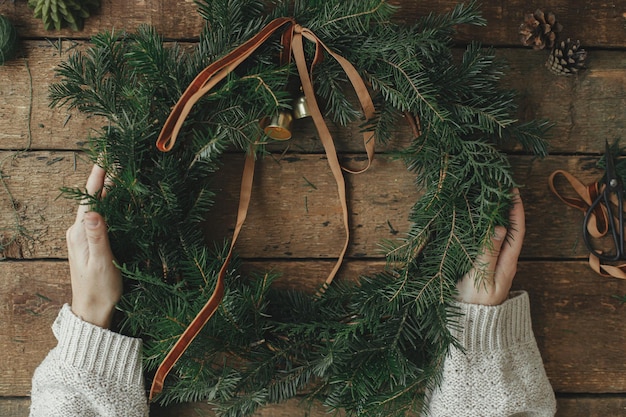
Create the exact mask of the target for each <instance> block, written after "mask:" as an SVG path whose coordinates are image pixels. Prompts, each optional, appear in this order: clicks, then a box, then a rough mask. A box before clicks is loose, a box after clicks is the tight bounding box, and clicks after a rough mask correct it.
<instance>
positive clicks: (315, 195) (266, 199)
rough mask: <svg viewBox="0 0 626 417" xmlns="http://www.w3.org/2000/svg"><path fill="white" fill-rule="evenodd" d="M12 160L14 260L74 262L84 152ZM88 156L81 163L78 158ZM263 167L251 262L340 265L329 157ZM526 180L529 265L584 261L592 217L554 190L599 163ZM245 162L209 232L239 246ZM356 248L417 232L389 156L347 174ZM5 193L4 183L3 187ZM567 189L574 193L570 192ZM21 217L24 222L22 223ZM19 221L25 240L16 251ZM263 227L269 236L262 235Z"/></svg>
mask: <svg viewBox="0 0 626 417" xmlns="http://www.w3.org/2000/svg"><path fill="white" fill-rule="evenodd" d="M13 155H14V154H13V153H10V152H5V153H0V161H2V160H5V162H4V165H3V166H2V171H3V173H4V175H5V182H6V186H7V187H8V190H9V191H10V192H11V194H12V197H13V198H14V199H15V205H16V208H17V210H13V208H12V206H11V203H10V199H9V195H8V194H7V192H6V189H5V188H4V187H0V208H1V210H0V237H1V238H2V242H4V243H5V245H6V246H7V248H6V250H5V256H8V257H10V258H26V259H32V258H62V257H65V251H66V249H65V240H64V238H65V230H66V229H67V227H69V225H70V224H71V223H72V221H73V218H74V213H75V203H74V201H71V200H67V199H64V198H58V197H59V194H60V193H59V191H58V190H59V188H60V187H63V186H79V187H82V186H83V184H84V182H85V179H86V177H87V173H88V170H89V164H88V163H86V162H85V161H84V160H83V159H82V158H81V157H80V155H78V154H76V153H74V152H47V151H39V152H34V151H33V152H26V153H22V154H19V155H18V156H17V157H16V158H12V156H13ZM76 155H78V156H76ZM275 158H276V159H273V158H272V157H267V158H265V159H264V160H262V161H261V162H260V163H259V167H258V169H257V175H256V183H255V186H254V192H253V196H252V203H251V207H250V212H249V216H248V219H247V221H246V224H245V226H244V229H243V232H242V234H241V236H240V239H239V241H238V244H237V246H238V250H239V252H240V253H241V255H242V256H243V257H247V258H290V259H294V258H295V259H303V258H333V257H336V256H337V254H338V252H339V250H340V247H341V244H342V243H341V242H342V239H343V238H344V231H343V223H342V220H341V215H340V214H341V212H340V206H339V202H338V199H337V196H336V185H335V183H334V180H333V178H332V175H331V174H330V171H329V168H328V166H327V162H326V160H325V158H324V157H323V156H321V155H303V154H291V155H288V156H286V157H284V158H282V160H279V159H278V157H275ZM361 159H362V157H361V156H358V155H344V160H345V162H346V164H350V165H353V166H357V165H359V164H363V161H362V160H361ZM510 159H511V162H512V164H513V166H514V171H515V174H516V179H517V181H518V182H519V183H520V184H521V185H522V186H523V187H524V188H523V191H522V196H523V197H524V199H525V201H526V209H527V219H528V220H527V223H528V232H527V239H526V245H525V249H524V253H523V256H524V257H530V258H556V257H560V258H583V257H585V256H586V253H587V252H586V249H585V248H584V245H583V244H582V242H581V230H582V226H581V224H582V214H581V213H580V212H578V211H576V210H574V209H571V208H569V207H566V206H565V205H564V204H562V203H561V202H559V201H558V200H557V199H556V197H554V196H553V195H552V194H551V193H550V191H549V190H548V187H547V178H548V176H549V175H550V173H551V172H552V171H554V170H556V169H565V170H568V171H570V172H571V173H572V174H573V175H575V176H576V177H578V178H579V179H580V180H581V181H582V182H583V183H588V182H591V181H595V180H598V179H599V177H600V176H601V173H600V172H599V171H598V170H596V169H592V168H591V166H592V165H593V164H594V163H595V162H596V161H597V159H598V157H585V156H581V157H566V156H554V157H548V158H546V159H543V160H538V159H533V158H532V157H527V156H512V157H511V158H510ZM242 163H243V160H242V157H241V156H240V155H236V154H229V155H226V156H225V157H224V168H223V171H221V172H220V174H219V175H220V181H219V183H220V185H219V187H220V188H221V190H218V198H217V201H216V206H215V208H214V209H213V211H212V214H211V222H210V224H209V225H208V226H207V233H208V235H209V236H212V237H215V238H218V239H222V238H224V237H230V236H231V234H232V228H233V227H234V223H235V213H236V207H237V198H238V192H239V191H238V190H239V178H240V175H241V167H242ZM346 180H347V183H348V195H349V207H350V208H349V212H350V221H351V225H352V226H351V233H352V241H351V244H350V249H349V252H348V254H349V256H350V257H356V258H363V257H366V258H371V257H380V256H381V252H380V248H379V243H380V241H381V240H382V239H396V238H399V237H401V236H402V234H403V233H404V232H406V230H407V228H408V220H407V219H408V214H409V211H410V208H411V206H412V205H413V204H414V202H415V201H416V199H417V198H418V196H419V193H418V192H417V189H416V187H415V185H414V184H413V174H411V173H409V172H407V171H406V169H405V168H404V166H403V163H402V162H401V161H398V160H394V159H391V158H389V157H387V156H385V155H379V156H378V157H377V158H376V159H375V161H374V164H373V165H372V168H371V169H370V170H369V171H368V172H366V173H364V174H361V175H356V176H353V175H347V176H346ZM0 185H1V184H0ZM560 187H561V188H562V189H563V190H566V189H567V188H566V187H565V185H563V184H560ZM16 215H17V218H16ZM16 221H19V226H20V227H21V228H23V230H24V233H23V235H21V236H17V239H16V240H15V242H13V243H11V244H7V243H8V242H9V241H10V240H11V239H12V238H13V237H15V227H16ZM259 228H262V229H261V230H263V233H259V230H260V229H259Z"/></svg>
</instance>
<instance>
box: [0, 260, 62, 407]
mask: <svg viewBox="0 0 626 417" xmlns="http://www.w3.org/2000/svg"><path fill="white" fill-rule="evenodd" d="M0 276H1V277H2V279H0V301H1V302H0V314H1V316H2V323H1V324H0V351H1V352H4V353H3V354H2V355H0V369H2V376H0V395H4V396H24V395H28V394H29V392H30V384H31V378H32V374H33V370H34V369H35V367H36V366H37V365H38V364H39V363H40V362H41V361H42V360H43V358H44V357H45V356H46V354H47V352H48V351H49V350H50V349H51V348H52V347H53V346H54V345H55V340H54V337H53V335H52V332H51V330H50V326H51V324H52V322H53V321H54V318H55V317H56V315H57V313H58V310H59V308H60V306H61V305H63V303H65V302H67V301H68V300H69V299H70V297H69V295H70V283H69V268H68V267H67V263H66V262H35V263H32V262H3V263H0ZM1 415H4V414H1Z"/></svg>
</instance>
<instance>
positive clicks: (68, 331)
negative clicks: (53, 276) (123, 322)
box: [30, 304, 148, 417]
mask: <svg viewBox="0 0 626 417" xmlns="http://www.w3.org/2000/svg"><path fill="white" fill-rule="evenodd" d="M52 330H53V333H54V335H55V337H56V338H57V340H58V345H57V346H56V347H55V348H53V349H52V350H51V351H50V352H49V354H48V356H47V357H46V358H45V359H44V361H43V362H42V363H41V364H40V365H39V367H38V368H37V369H36V370H35V374H34V376H33V384H32V392H31V408H30V417H39V416H48V417H56V416H63V417H67V416H90V417H109V416H110V417H113V416H127V417H136V416H137V417H145V416H147V415H148V405H147V404H148V403H147V400H146V395H145V391H144V387H143V375H142V369H141V340H139V339H133V338H130V337H126V336H122V335H120V334H118V333H114V332H111V331H109V330H105V329H102V328H100V327H97V326H94V325H92V324H89V323H86V322H84V321H82V320H81V319H79V318H78V317H77V316H75V315H74V314H73V313H72V311H71V309H70V307H69V306H68V305H67V304H66V305H65V306H63V308H62V309H61V311H60V313H59V315H58V317H57V319H56V320H55V322H54V324H53V325H52Z"/></svg>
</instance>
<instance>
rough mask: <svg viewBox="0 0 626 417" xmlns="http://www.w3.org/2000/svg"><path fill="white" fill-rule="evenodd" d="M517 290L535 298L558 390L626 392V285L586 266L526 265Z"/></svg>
mask: <svg viewBox="0 0 626 417" xmlns="http://www.w3.org/2000/svg"><path fill="white" fill-rule="evenodd" d="M513 286H514V288H518V289H525V290H527V291H528V292H529V294H530V299H531V311H532V318H533V330H534V332H535V336H536V338H537V343H538V345H539V349H540V351H541V352H542V357H543V360H544V364H545V367H546V372H547V374H548V377H549V378H550V381H551V383H552V386H553V388H554V390H555V391H557V392H570V393H572V392H575V393H585V392H587V393H589V392H598V393H600V392H602V393H608V392H611V393H620V392H625V390H626V372H625V369H623V368H622V367H624V366H626V365H625V363H624V362H625V360H626V356H625V355H626V349H624V348H625V347H626V326H625V325H624V313H625V311H626V305H624V304H623V303H621V301H620V300H618V299H617V298H616V297H621V296H624V295H626V282H625V281H623V280H619V279H613V278H611V279H609V278H603V277H599V276H598V275H596V274H595V273H594V272H592V271H591V269H590V268H589V267H588V265H585V264H584V263H582V262H562V261H561V262H521V263H520V264H519V272H518V276H517V278H516V279H515V281H514V284H513Z"/></svg>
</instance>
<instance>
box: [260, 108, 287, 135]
mask: <svg viewBox="0 0 626 417" xmlns="http://www.w3.org/2000/svg"><path fill="white" fill-rule="evenodd" d="M292 121H293V116H292V115H291V112H288V111H286V110H282V111H280V112H278V114H276V115H274V116H272V119H271V120H270V122H269V124H268V125H267V126H265V127H264V128H263V131H264V132H265V134H266V135H267V136H268V137H270V138H272V139H274V140H288V139H291V122H292Z"/></svg>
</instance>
